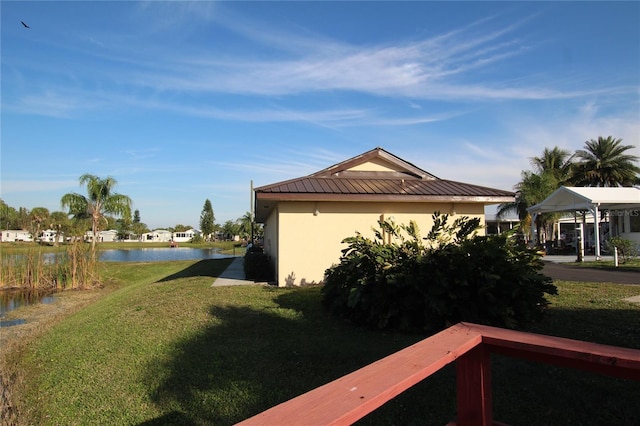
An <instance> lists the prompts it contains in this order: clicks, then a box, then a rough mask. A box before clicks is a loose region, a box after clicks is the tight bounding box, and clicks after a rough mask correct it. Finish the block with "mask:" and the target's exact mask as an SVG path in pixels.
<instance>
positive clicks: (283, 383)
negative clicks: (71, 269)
mask: <svg viewBox="0 0 640 426" xmlns="http://www.w3.org/2000/svg"><path fill="white" fill-rule="evenodd" d="M228 262H229V260H227V259H223V260H205V261H198V262H163V263H159V264H158V263H147V264H124V263H114V264H108V265H105V266H104V268H105V270H104V271H103V274H104V275H105V276H109V277H111V279H110V281H109V284H108V285H109V286H115V287H118V288H117V290H114V291H111V292H106V294H105V296H104V297H103V298H101V299H100V300H99V301H97V302H95V303H93V304H91V305H90V306H88V307H86V308H84V309H82V310H80V311H79V312H76V313H75V314H73V315H71V316H69V317H68V318H66V319H65V320H64V321H62V322H61V323H59V324H57V325H56V326H54V327H52V329H51V330H50V331H48V332H47V333H46V334H45V335H44V336H43V337H42V338H40V339H39V340H38V341H37V342H34V343H33V344H32V345H30V346H29V347H28V348H27V349H26V350H25V352H24V353H22V354H19V355H20V356H21V357H20V360H19V363H20V368H21V369H22V370H23V371H24V372H25V383H26V384H25V387H24V388H22V389H18V390H20V395H21V397H22V401H21V403H20V408H21V420H22V423H23V424H42V425H69V424H119V425H140V424H143V425H154V424H157V425H165V424H186V425H200V424H215V425H228V424H233V423H234V422H237V421H239V420H242V419H244V418H247V417H249V416H252V415H254V414H256V413H258V412H260V411H262V410H265V409H266V408H269V407H271V406H273V405H275V404H277V403H279V402H282V401H285V400H287V399H289V398H291V397H294V396H296V395H299V394H301V393H303V392H305V391H307V390H310V389H312V388H315V387H317V386H319V385H322V384H324V383H326V382H328V381H331V380H333V379H335V378H338V377H340V376H342V375H344V374H346V373H348V372H351V371H353V370H355V369H357V368H359V367H361V366H364V365H366V364H368V363H371V362H372V361H375V360H376V359H379V358H381V357H383V356H385V355H387V354H390V353H393V352H394V351H397V350H399V349H401V348H403V347H405V346H407V345H409V344H411V343H413V342H415V341H417V340H419V339H421V338H423V337H424V336H417V335H402V334H394V333H381V332H377V331H371V330H365V329H360V328H355V327H353V326H351V325H350V324H348V323H345V322H343V321H341V320H337V319H334V318H330V317H328V316H327V315H326V314H325V313H324V312H323V310H322V309H321V307H320V291H319V288H318V287H308V288H299V289H278V288H267V287H261V286H247V287H218V288H216V287H211V284H212V282H213V280H214V277H215V276H217V275H218V274H219V273H220V272H221V271H222V270H223V269H224V267H226V265H227V264H228ZM556 284H557V285H558V289H559V295H558V296H553V297H551V298H550V300H551V302H552V305H551V307H550V309H549V311H548V315H547V317H546V319H545V321H544V322H543V323H540V324H537V325H536V327H535V330H534V331H535V332H539V333H544V334H552V335H557V336H563V337H569V338H578V339H584V340H589V341H593V342H598V343H606V344H613V345H619V346H626V347H632V348H637V349H640V332H639V331H638V330H640V305H637V304H631V303H628V302H624V301H622V299H623V298H625V297H629V296H635V295H640V287H637V286H618V285H603V284H586V283H565V282H559V283H556ZM494 364H495V365H494V369H493V382H494V413H495V418H496V419H497V420H500V421H504V422H507V423H509V424H512V425H514V426H515V425H530V424H536V425H545V424H549V425H562V424H566V425H578V424H583V425H591V424H592V425H601V424H614V423H615V424H629V425H630V424H636V422H637V420H638V419H640V404H638V401H640V383H637V382H631V381H626V380H617V379H609V378H606V377H599V376H594V375H592V374H588V373H581V372H574V371H572V370H566V369H562V368H558V367H552V366H545V365H537V364H532V363H528V362H522V361H518V360H511V359H507V358H503V357H496V358H495V359H494ZM633 401H635V403H634V402H633ZM301 414H303V413H301ZM454 415H455V377H454V370H453V368H450V367H448V368H446V369H444V370H442V371H441V372H439V373H438V374H436V375H435V376H433V377H431V378H429V379H428V380H426V381H424V382H423V383H421V384H419V385H418V386H416V387H414V388H413V389H411V390H410V391H408V392H406V393H405V394H403V395H401V396H400V397H398V398H396V399H394V400H393V401H391V402H390V403H388V404H387V405H385V406H384V407H382V408H381V409H380V410H378V411H376V412H375V413H373V414H372V415H370V416H368V417H367V418H365V419H363V420H362V421H361V423H362V424H380V425H390V424H398V425H399V424H402V425H411V424H421V425H431V424H433V425H443V424H446V423H447V422H448V421H449V420H451V419H452V418H453V416H454ZM302 423H304V421H302Z"/></svg>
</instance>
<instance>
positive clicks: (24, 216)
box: [16, 207, 31, 229]
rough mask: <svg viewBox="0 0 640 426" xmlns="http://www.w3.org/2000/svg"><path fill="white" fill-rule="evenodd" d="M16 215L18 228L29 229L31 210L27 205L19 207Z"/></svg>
mask: <svg viewBox="0 0 640 426" xmlns="http://www.w3.org/2000/svg"><path fill="white" fill-rule="evenodd" d="M17 213H18V214H17V216H16V228H17V229H29V222H30V220H31V219H30V218H29V210H28V209H27V208H25V207H19V208H18V212H17Z"/></svg>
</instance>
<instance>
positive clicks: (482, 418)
mask: <svg viewBox="0 0 640 426" xmlns="http://www.w3.org/2000/svg"><path fill="white" fill-rule="evenodd" d="M456 382H457V402H458V421H457V425H458V426H472V425H473V426H475V425H479V426H490V425H491V424H492V422H493V413H492V406H491V354H490V352H489V351H488V350H487V349H486V347H485V346H484V345H479V346H477V347H475V348H473V349H472V350H470V351H469V352H467V353H466V354H464V355H463V356H461V357H460V358H458V359H457V360H456Z"/></svg>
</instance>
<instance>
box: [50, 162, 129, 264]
mask: <svg viewBox="0 0 640 426" xmlns="http://www.w3.org/2000/svg"><path fill="white" fill-rule="evenodd" d="M80 185H81V186H82V185H86V187H87V195H88V196H87V197H85V196H84V195H81V194H78V193H75V192H72V193H69V194H65V195H63V196H62V199H61V200H60V204H61V205H62V208H67V207H68V208H69V214H72V215H73V216H74V218H76V219H82V218H89V219H91V233H92V235H93V238H92V240H91V253H92V256H93V258H94V259H95V250H96V240H97V237H98V232H99V231H100V224H101V223H103V222H104V223H106V222H107V219H106V217H105V214H107V213H110V214H115V215H119V216H121V217H123V218H130V217H131V199H130V198H129V197H127V196H126V195H122V194H117V193H112V192H111V191H112V190H113V188H114V187H115V186H116V185H117V181H116V180H115V179H114V178H112V177H110V176H109V177H107V178H105V179H101V178H99V177H98V176H94V175H91V174H88V173H87V174H84V175H82V176H80Z"/></svg>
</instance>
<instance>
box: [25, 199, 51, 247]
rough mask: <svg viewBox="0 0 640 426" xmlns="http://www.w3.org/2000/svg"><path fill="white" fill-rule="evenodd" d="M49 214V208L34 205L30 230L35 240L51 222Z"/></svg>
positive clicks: (30, 218) (30, 215)
mask: <svg viewBox="0 0 640 426" xmlns="http://www.w3.org/2000/svg"><path fill="white" fill-rule="evenodd" d="M49 215H50V214H49V210H48V209H46V208H45V207H34V208H33V209H32V210H31V212H30V213H29V232H30V233H31V237H32V238H33V241H34V242H36V241H37V240H38V237H39V236H40V232H41V231H43V230H44V228H46V227H47V225H48V224H49Z"/></svg>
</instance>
